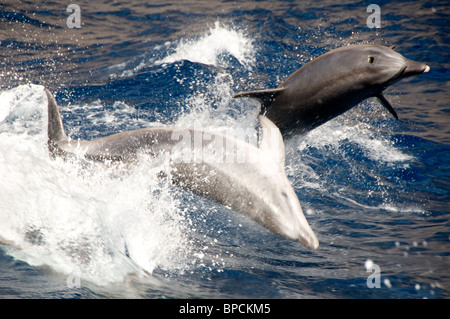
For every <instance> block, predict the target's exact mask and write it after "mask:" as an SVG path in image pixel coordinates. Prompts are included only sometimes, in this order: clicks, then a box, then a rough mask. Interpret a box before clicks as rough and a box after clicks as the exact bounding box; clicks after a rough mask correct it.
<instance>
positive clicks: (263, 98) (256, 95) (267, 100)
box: [233, 88, 284, 110]
mask: <svg viewBox="0 0 450 319" xmlns="http://www.w3.org/2000/svg"><path fill="white" fill-rule="evenodd" d="M283 90H284V88H276V89H267V90H260V91H249V92H240V93H237V94H235V95H234V96H233V98H237V97H250V98H253V99H257V100H259V101H260V102H261V104H262V108H263V110H264V108H265V107H267V106H269V105H270V104H271V103H272V102H273V99H274V98H275V97H276V96H277V94H278V93H280V92H281V91H283Z"/></svg>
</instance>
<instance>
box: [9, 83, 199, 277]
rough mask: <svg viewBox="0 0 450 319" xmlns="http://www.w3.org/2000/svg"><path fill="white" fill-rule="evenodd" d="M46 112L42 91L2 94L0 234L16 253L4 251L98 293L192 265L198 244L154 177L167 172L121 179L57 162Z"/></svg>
mask: <svg viewBox="0 0 450 319" xmlns="http://www.w3.org/2000/svg"><path fill="white" fill-rule="evenodd" d="M46 106H47V101H46V98H45V93H44V91H43V87H42V86H36V85H30V86H20V87H17V88H15V89H12V90H10V91H6V92H2V93H1V94H0V112H1V114H2V117H3V119H2V121H1V122H0V179H1V181H2V182H1V184H0V236H1V237H2V238H3V239H6V240H7V241H8V242H10V243H12V244H13V246H14V247H7V246H3V248H4V249H5V250H7V252H8V253H9V254H10V255H12V256H13V257H15V258H17V259H20V260H23V261H26V262H27V263H29V264H31V265H47V266H50V267H51V268H52V269H53V270H55V271H57V272H60V273H62V274H66V275H68V276H69V275H73V274H75V275H76V276H80V278H82V280H88V281H90V282H93V283H95V284H97V285H106V284H109V283H113V282H120V281H122V280H123V279H124V277H125V276H127V275H128V274H130V273H141V274H144V273H145V274H148V273H150V274H151V273H152V272H153V271H154V270H155V269H156V268H158V269H162V270H163V271H184V269H186V268H187V267H189V264H190V262H191V253H192V251H191V248H192V246H191V243H190V239H189V230H188V229H187V226H186V219H185V216H184V215H183V213H182V211H180V209H179V207H178V204H179V203H178V200H177V199H176V196H175V195H174V194H176V191H174V190H173V189H172V186H171V185H170V184H169V183H168V182H166V181H163V180H158V179H156V178H152V176H156V174H157V173H158V172H159V171H158V172H157V171H156V169H157V170H161V169H164V165H163V166H162V167H159V168H155V167H154V165H152V163H148V162H146V161H145V160H144V161H142V164H141V165H139V166H138V167H137V168H135V169H134V170H131V171H125V170H120V169H117V168H116V167H104V166H102V167H99V166H97V165H95V164H92V163H89V162H86V161H83V160H81V159H77V158H74V159H71V160H69V161H66V162H64V161H62V160H58V159H57V160H51V159H50V158H49V156H48V150H47V144H46V143H47V130H46V126H47V116H46V115H47V113H46V112H47V110H46ZM119 168H120V167H119ZM3 248H2V249H3Z"/></svg>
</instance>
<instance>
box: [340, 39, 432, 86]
mask: <svg viewBox="0 0 450 319" xmlns="http://www.w3.org/2000/svg"><path fill="white" fill-rule="evenodd" d="M341 49H342V50H343V51H346V52H347V54H346V58H347V59H349V60H351V61H352V65H354V69H353V70H352V71H353V72H354V74H357V75H358V76H360V79H361V82H362V83H364V84H365V86H366V88H369V87H370V88H373V89H374V90H376V91H378V92H380V91H382V90H383V89H385V88H386V87H388V86H390V85H392V84H394V83H396V82H397V81H399V80H401V79H403V78H405V77H408V76H412V75H417V74H422V73H426V72H428V71H429V70H430V67H429V66H428V65H426V64H424V63H421V62H416V61H412V60H409V59H407V58H405V57H404V56H403V55H401V54H400V53H398V52H396V51H394V50H393V47H390V48H389V47H386V46H381V45H354V46H348V47H344V48H341Z"/></svg>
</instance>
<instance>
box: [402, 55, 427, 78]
mask: <svg viewBox="0 0 450 319" xmlns="http://www.w3.org/2000/svg"><path fill="white" fill-rule="evenodd" d="M405 63H406V67H405V69H404V70H403V72H402V75H401V76H402V77H407V76H411V75H417V74H422V73H427V72H428V71H430V67H429V66H428V65H426V64H425V63H421V62H416V61H413V60H408V59H405Z"/></svg>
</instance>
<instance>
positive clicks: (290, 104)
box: [234, 44, 430, 137]
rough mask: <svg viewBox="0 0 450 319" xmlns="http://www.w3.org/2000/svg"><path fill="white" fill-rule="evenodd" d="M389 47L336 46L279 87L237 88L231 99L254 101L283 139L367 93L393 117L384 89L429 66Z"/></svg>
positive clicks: (328, 117) (339, 111) (324, 119)
mask: <svg viewBox="0 0 450 319" xmlns="http://www.w3.org/2000/svg"><path fill="white" fill-rule="evenodd" d="M393 49H394V47H390V48H388V47H386V46H381V45H368V44H361V45H348V46H345V47H341V48H338V49H335V50H332V51H330V52H327V53H325V54H323V55H322V56H320V57H318V58H316V59H314V60H312V61H310V62H309V63H307V64H305V65H304V66H302V67H301V68H300V69H298V70H297V71H296V72H294V73H293V74H292V75H291V76H289V77H288V78H287V79H286V80H285V81H284V82H282V83H281V84H280V85H279V86H278V88H275V89H268V90H261V91H250V92H240V93H237V94H236V95H234V97H236V98H237V97H250V98H255V99H257V100H259V101H260V102H261V103H262V108H261V113H262V114H264V115H265V116H267V117H268V118H269V119H270V120H272V121H273V122H274V123H275V125H277V126H278V127H279V129H280V131H281V133H282V134H283V136H285V137H286V136H291V135H293V134H304V133H307V132H309V131H311V130H313V129H314V128H316V127H318V126H320V125H322V124H323V123H325V122H327V121H329V120H331V119H333V118H335V117H336V116H338V115H341V114H342V113H344V112H346V111H348V110H349V109H351V108H352V107H353V106H355V105H357V104H358V103H360V102H361V101H363V100H365V99H367V98H370V97H377V98H378V100H379V101H380V102H381V104H382V105H383V106H384V107H385V108H386V109H387V110H388V111H389V112H390V113H391V114H392V115H393V116H394V117H395V118H396V119H398V116H397V113H396V112H395V110H394V108H393V107H392V106H391V104H390V103H389V101H388V100H387V99H386V98H385V97H384V96H383V93H382V92H383V90H384V89H386V88H387V87H388V86H390V85H392V84H394V83H396V82H397V81H399V80H401V79H403V78H405V77H408V76H412V75H416V74H422V73H426V72H428V71H429V70H430V67H429V66H428V65H426V64H424V63H420V62H415V61H412V60H408V59H406V58H405V57H403V56H402V55H401V54H399V53H397V52H395V51H394V50H393Z"/></svg>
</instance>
